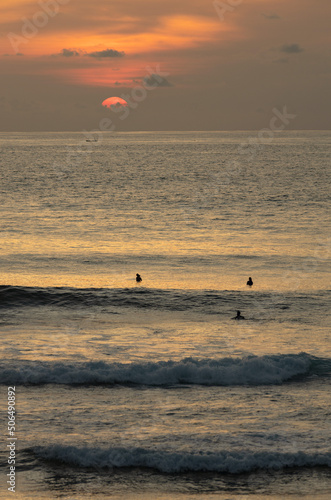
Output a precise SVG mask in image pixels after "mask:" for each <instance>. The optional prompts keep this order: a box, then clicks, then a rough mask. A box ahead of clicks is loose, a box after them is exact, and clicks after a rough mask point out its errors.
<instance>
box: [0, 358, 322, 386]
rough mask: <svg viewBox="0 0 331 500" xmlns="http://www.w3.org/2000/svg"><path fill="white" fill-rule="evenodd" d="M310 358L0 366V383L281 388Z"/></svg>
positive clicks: (303, 370)
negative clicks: (198, 385) (270, 385)
mask: <svg viewBox="0 0 331 500" xmlns="http://www.w3.org/2000/svg"><path fill="white" fill-rule="evenodd" d="M313 360H314V358H312V357H310V356H309V355H308V354H305V353H301V354H282V355H272V356H248V357H245V358H221V359H202V360H198V359H194V358H186V359H183V360H181V361H160V362H155V363H132V364H121V363H112V364H107V363H104V362H101V361H100V362H88V363H65V362H59V363H50V362H45V363H36V362H35V363H31V362H25V363H24V362H20V363H19V364H18V365H17V367H13V366H12V365H11V366H10V367H9V366H8V365H6V364H2V365H0V382H1V383H3V384H4V383H10V384H20V383H23V384H38V385H40V384H69V385H71V384H139V385H149V386H166V385H176V384H201V385H216V386H218V385H219V386H222V385H224V386H227V385H253V386H254V385H264V384H281V383H282V382H284V381H287V380H290V379H292V378H293V377H295V376H299V375H304V374H308V373H309V370H310V367H311V365H312V362H313Z"/></svg>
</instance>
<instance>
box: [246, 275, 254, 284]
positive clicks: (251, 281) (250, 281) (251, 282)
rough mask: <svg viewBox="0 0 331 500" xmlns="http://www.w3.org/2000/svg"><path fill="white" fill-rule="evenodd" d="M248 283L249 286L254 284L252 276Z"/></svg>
mask: <svg viewBox="0 0 331 500" xmlns="http://www.w3.org/2000/svg"><path fill="white" fill-rule="evenodd" d="M246 285H248V286H252V285H253V280H252V278H251V277H249V278H248V281H247V283H246Z"/></svg>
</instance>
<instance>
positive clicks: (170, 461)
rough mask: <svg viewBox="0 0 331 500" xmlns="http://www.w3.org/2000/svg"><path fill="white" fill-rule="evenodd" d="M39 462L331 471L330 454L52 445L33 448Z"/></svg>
mask: <svg viewBox="0 0 331 500" xmlns="http://www.w3.org/2000/svg"><path fill="white" fill-rule="evenodd" d="M32 451H33V453H34V454H35V455H37V456H38V457H39V458H42V459H46V460H50V461H56V462H60V463H64V464H67V465H71V466H80V467H94V468H105V467H107V468H112V467H118V468H123V467H146V468H151V469H156V470H158V471H160V472H167V473H174V472H185V471H196V472H198V471H201V472H203V471H211V472H212V471H214V472H228V473H234V474H237V473H242V472H249V471H252V470H257V469H273V470H279V469H283V468H285V467H314V466H328V467H331V452H330V453H311V454H307V453H303V452H297V453H280V452H269V451H263V452H255V453H254V452H250V451H243V452H237V451H236V452H233V451H220V452H219V453H207V452H199V451H196V452H195V453H171V452H166V451H161V450H147V449H144V448H108V449H100V448H78V447H75V446H60V445H54V446H50V447H36V448H34V449H33V450H32Z"/></svg>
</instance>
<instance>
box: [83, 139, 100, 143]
mask: <svg viewBox="0 0 331 500" xmlns="http://www.w3.org/2000/svg"><path fill="white" fill-rule="evenodd" d="M85 140H86V142H98V139H85Z"/></svg>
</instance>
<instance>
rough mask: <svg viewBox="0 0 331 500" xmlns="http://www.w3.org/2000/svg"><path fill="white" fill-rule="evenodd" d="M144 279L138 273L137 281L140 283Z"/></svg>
mask: <svg viewBox="0 0 331 500" xmlns="http://www.w3.org/2000/svg"><path fill="white" fill-rule="evenodd" d="M141 281H142V277H141V276H140V274H138V273H137V274H136V282H137V283H140V282H141Z"/></svg>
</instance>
